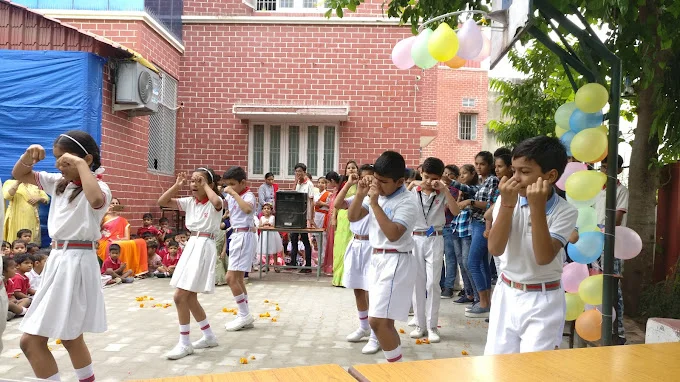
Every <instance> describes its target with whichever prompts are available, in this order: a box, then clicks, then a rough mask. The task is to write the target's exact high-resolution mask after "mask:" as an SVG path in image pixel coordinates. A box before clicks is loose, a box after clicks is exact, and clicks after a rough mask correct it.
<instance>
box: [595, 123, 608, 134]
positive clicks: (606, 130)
mask: <svg viewBox="0 0 680 382" xmlns="http://www.w3.org/2000/svg"><path fill="white" fill-rule="evenodd" d="M596 129H598V130H601V131H602V132H603V133H604V134H605V135H609V129H608V128H607V126H605V125H600V126H598V127H596Z"/></svg>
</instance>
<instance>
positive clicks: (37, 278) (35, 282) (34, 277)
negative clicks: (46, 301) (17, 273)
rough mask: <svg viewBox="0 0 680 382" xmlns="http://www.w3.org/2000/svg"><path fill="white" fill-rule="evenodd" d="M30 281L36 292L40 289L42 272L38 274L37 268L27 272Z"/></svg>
mask: <svg viewBox="0 0 680 382" xmlns="http://www.w3.org/2000/svg"><path fill="white" fill-rule="evenodd" d="M26 276H27V277H28V281H29V283H30V286H31V289H34V290H35V291H36V292H37V291H38V289H40V284H41V283H42V274H38V273H37V272H36V271H35V269H31V271H30V272H28V273H27V274H26Z"/></svg>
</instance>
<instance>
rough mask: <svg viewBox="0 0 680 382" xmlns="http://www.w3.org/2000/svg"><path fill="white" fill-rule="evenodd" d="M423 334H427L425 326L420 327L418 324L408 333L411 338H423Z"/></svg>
mask: <svg viewBox="0 0 680 382" xmlns="http://www.w3.org/2000/svg"><path fill="white" fill-rule="evenodd" d="M425 334H427V330H425V328H421V327H420V326H416V328H415V329H414V330H413V331H412V332H411V334H409V336H411V338H423V337H425Z"/></svg>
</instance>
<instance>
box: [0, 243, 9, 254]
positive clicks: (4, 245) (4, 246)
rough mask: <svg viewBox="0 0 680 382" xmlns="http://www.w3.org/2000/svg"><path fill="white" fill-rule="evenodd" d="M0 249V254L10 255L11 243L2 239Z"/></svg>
mask: <svg viewBox="0 0 680 382" xmlns="http://www.w3.org/2000/svg"><path fill="white" fill-rule="evenodd" d="M1 249H2V254H0V256H7V257H10V256H11V255H12V243H10V242H8V241H3V242H2V248H1Z"/></svg>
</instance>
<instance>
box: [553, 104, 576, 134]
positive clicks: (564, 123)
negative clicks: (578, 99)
mask: <svg viewBox="0 0 680 382" xmlns="http://www.w3.org/2000/svg"><path fill="white" fill-rule="evenodd" d="M574 110H576V104H575V103H574V102H567V103H565V104H564V105H562V106H560V107H559V108H558V109H557V111H556V112H555V123H556V124H557V126H559V127H561V128H563V129H565V130H569V118H571V114H572V113H573V112H574Z"/></svg>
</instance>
